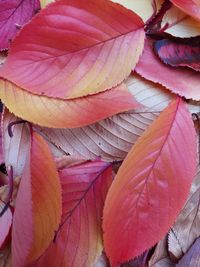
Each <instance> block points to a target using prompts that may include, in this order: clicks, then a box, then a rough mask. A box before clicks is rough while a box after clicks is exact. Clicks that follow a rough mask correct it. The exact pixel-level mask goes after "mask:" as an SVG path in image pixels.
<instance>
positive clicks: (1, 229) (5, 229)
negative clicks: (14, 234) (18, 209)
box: [0, 200, 12, 248]
mask: <svg viewBox="0 0 200 267" xmlns="http://www.w3.org/2000/svg"><path fill="white" fill-rule="evenodd" d="M4 205H5V204H4V203H3V202H2V201H1V200H0V212H1V210H2V209H3V208H4ZM11 225H12V212H11V210H10V208H8V209H7V210H6V212H5V213H4V214H3V216H1V217H0V248H2V246H3V245H4V242H5V240H6V238H7V236H8V234H9V232H10V229H11Z"/></svg>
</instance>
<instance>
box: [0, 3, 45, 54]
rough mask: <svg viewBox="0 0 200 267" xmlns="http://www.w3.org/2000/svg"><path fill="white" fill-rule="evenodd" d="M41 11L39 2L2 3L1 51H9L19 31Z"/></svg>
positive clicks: (0, 20) (0, 11)
mask: <svg viewBox="0 0 200 267" xmlns="http://www.w3.org/2000/svg"><path fill="white" fill-rule="evenodd" d="M39 9H40V1H39V0H6V1H1V3H0V13H1V19H0V50H2V49H7V48H8V47H9V45H10V41H11V40H12V39H13V38H14V37H15V35H16V34H17V32H18V31H19V29H20V28H21V27H22V26H23V25H24V24H25V23H26V22H28V21H29V20H30V19H31V18H32V16H33V15H34V14H35V13H36V12H37V11H38V10H39Z"/></svg>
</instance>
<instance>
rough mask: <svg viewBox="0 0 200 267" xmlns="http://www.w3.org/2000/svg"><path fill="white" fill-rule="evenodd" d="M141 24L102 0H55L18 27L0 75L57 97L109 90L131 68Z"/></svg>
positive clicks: (140, 42) (137, 50)
mask: <svg viewBox="0 0 200 267" xmlns="http://www.w3.org/2000/svg"><path fill="white" fill-rule="evenodd" d="M143 26H144V24H143V22H142V20H141V19H140V17H139V16H137V15H136V14H135V13H133V12H132V11H130V10H128V9H126V8H124V7H123V6H121V5H117V4H115V3H112V2H111V1H108V0H98V1H96V0H90V1H88V2H86V1H83V0H69V1H66V0H61V1H56V2H54V3H52V4H50V5H48V6H47V7H46V8H45V9H43V10H42V11H41V12H40V13H39V14H38V15H37V16H36V17H34V18H33V19H32V21H31V23H29V24H27V25H26V26H25V27H24V28H23V29H22V31H20V34H19V35H18V37H17V38H16V39H15V41H14V42H13V45H12V47H11V50H10V53H9V56H8V58H7V61H6V63H5V64H4V66H3V68H2V69H1V76H2V77H4V78H6V79H8V80H10V81H12V82H13V83H15V84H17V85H18V86H20V87H22V88H24V89H25V90H27V91H29V92H32V93H36V94H39V95H46V96H50V97H58V98H62V99H69V98H76V97H81V96H85V95H88V94H94V93H98V92H101V91H104V90H106V89H110V88H112V87H115V86H117V85H118V84H120V83H121V82H122V81H123V80H124V79H125V78H126V77H127V76H128V75H129V74H130V72H131V69H133V68H134V67H135V65H136V63H137V61H138V59H139V56H140V54H141V52H142V49H143V44H144V29H143Z"/></svg>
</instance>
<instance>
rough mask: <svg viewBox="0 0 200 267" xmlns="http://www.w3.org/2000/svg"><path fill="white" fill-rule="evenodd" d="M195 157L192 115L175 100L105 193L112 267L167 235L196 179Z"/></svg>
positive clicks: (106, 235)
mask: <svg viewBox="0 0 200 267" xmlns="http://www.w3.org/2000/svg"><path fill="white" fill-rule="evenodd" d="M195 152H196V136H195V130H194V126H193V122H192V119H191V115H190V114H189V113H188V111H187V109H186V106H185V104H184V103H183V102H182V100H181V99H180V98H178V99H177V100H174V101H173V102H172V103H171V104H170V105H169V106H168V107H167V108H166V109H165V110H164V111H163V112H162V113H161V115H160V116H159V117H158V118H157V119H156V120H155V121H154V122H153V124H152V125H151V126H150V127H149V128H148V129H147V130H146V132H145V133H144V134H143V135H142V137H141V138H139V139H138V141H137V142H136V144H135V145H134V147H133V148H132V149H131V151H130V152H129V153H128V156H127V157H126V158H125V160H124V162H123V163H122V165H121V167H120V169H119V171H118V173H117V175H116V177H115V180H114V182H113V183H112V185H111V187H110V189H109V192H108V195H107V198H106V202H105V207H104V216H103V229H104V245H105V251H106V254H107V256H108V257H109V259H110V261H111V263H112V264H113V266H114V267H115V266H117V264H119V263H122V262H125V261H128V260H130V259H132V258H134V257H136V256H138V255H140V254H141V253H142V252H144V251H145V250H147V249H149V248H150V247H152V246H153V245H155V243H157V242H158V241H159V240H160V239H161V238H162V237H163V235H164V234H166V232H167V231H168V230H169V228H170V226H171V225H172V224H173V222H174V221H175V219H176V217H177V215H178V213H179V212H180V209H181V208H182V206H183V205H184V203H185V201H186V198H187V195H188V191H189V188H190V185H191V182H192V179H193V177H194V175H195V168H196V153H195ZM180 184H181V187H180ZM113 218H114V220H113Z"/></svg>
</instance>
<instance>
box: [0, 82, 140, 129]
mask: <svg viewBox="0 0 200 267" xmlns="http://www.w3.org/2000/svg"><path fill="white" fill-rule="evenodd" d="M0 87H1V90H0V98H1V100H2V102H3V103H4V104H5V105H6V106H7V108H8V109H9V110H10V112H13V113H14V114H15V115H16V116H19V117H20V118H23V119H25V120H27V121H30V122H33V123H36V124H38V125H41V126H46V127H54V128H75V127H82V126H85V125H87V124H91V123H94V122H96V121H98V120H101V119H104V118H106V117H108V116H111V115H113V114H116V113H119V112H122V111H126V110H130V109H133V108H136V107H138V106H140V105H139V104H138V103H137V102H136V101H135V99H134V97H133V96H132V95H131V94H130V93H129V92H128V91H127V90H126V86H125V85H124V84H122V85H120V86H118V87H116V88H113V89H112V90H108V91H106V92H102V93H99V94H96V95H91V96H87V97H83V98H78V99H73V100H61V99H53V98H49V97H46V96H38V95H34V94H31V93H29V92H27V91H24V90H23V89H21V88H20V87H17V86H16V85H15V84H13V83H10V82H8V81H5V80H2V79H0ZM16 103H17V104H16ZM113 103H114V104H113Z"/></svg>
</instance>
